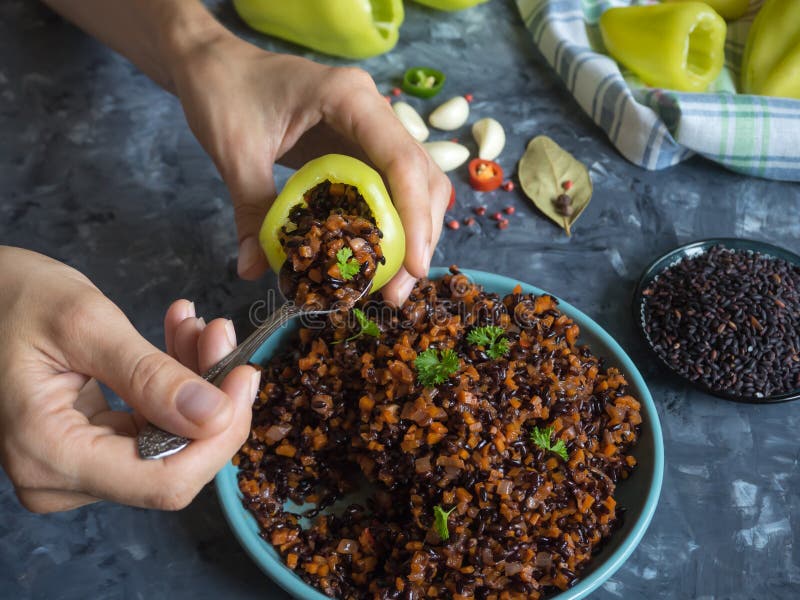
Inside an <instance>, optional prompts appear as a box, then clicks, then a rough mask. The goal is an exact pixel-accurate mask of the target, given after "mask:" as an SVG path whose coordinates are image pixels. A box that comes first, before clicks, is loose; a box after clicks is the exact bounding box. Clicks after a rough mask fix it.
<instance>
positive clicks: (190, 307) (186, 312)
mask: <svg viewBox="0 0 800 600" xmlns="http://www.w3.org/2000/svg"><path fill="white" fill-rule="evenodd" d="M181 308H183V310H182V311H181V313H180V318H181V321H185V320H186V319H191V318H193V317H194V316H195V314H196V313H195V312H194V310H195V309H194V302H189V301H188V300H187V301H186V302H183V303H181Z"/></svg>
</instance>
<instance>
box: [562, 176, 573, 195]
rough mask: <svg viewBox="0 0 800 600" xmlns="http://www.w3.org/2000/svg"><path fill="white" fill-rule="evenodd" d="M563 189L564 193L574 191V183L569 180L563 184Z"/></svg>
mask: <svg viewBox="0 0 800 600" xmlns="http://www.w3.org/2000/svg"><path fill="white" fill-rule="evenodd" d="M561 187H563V188H564V191H567V192H568V191H570V190H571V189H572V181H571V180H569V179H567V180H566V181H565V182H564V183H562V184H561Z"/></svg>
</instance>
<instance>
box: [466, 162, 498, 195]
mask: <svg viewBox="0 0 800 600" xmlns="http://www.w3.org/2000/svg"><path fill="white" fill-rule="evenodd" d="M501 183H503V169H502V167H501V166H500V165H498V164H497V163H496V162H492V161H491V160H483V159H482V158H473V159H472V160H471V161H469V184H470V185H471V186H472V187H473V189H475V190H477V191H479V192H491V191H492V190H496V189H497V188H499V187H500V184H501Z"/></svg>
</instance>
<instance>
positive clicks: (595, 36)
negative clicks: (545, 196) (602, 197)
mask: <svg viewBox="0 0 800 600" xmlns="http://www.w3.org/2000/svg"><path fill="white" fill-rule="evenodd" d="M516 2H517V6H518V7H519V10H520V13H521V15H522V19H523V21H524V22H525V26H526V27H527V28H528V31H530V33H531V35H532V36H533V41H534V43H535V44H536V45H537V46H538V47H539V50H540V51H541V52H542V54H543V55H544V57H545V59H546V60H547V62H549V63H550V65H551V66H552V67H553V68H554V69H555V70H556V72H557V73H558V75H559V76H560V77H561V79H562V80H563V81H564V83H565V84H566V85H567V87H568V88H569V90H570V92H571V93H572V95H573V96H574V97H575V99H576V100H577V101H578V104H580V106H581V108H583V110H584V111H586V113H587V114H588V115H589V116H590V117H591V118H592V120H594V122H595V123H597V124H598V125H599V126H600V127H601V128H602V129H603V131H605V132H606V134H608V137H609V139H610V140H611V142H612V143H613V144H614V145H615V146H616V147H617V149H618V150H619V151H620V152H621V153H622V155H623V156H624V157H625V158H627V159H628V160H630V161H631V162H633V163H635V164H637V165H639V166H641V167H644V168H646V169H651V170H655V169H664V168H666V167H670V166H672V165H675V164H677V163H679V162H681V161H683V160H685V159H686V158H688V157H690V156H692V155H693V154H701V155H703V156H705V157H706V158H708V159H710V160H713V161H715V162H718V163H720V164H722V165H724V166H725V167H727V168H729V169H731V170H733V171H737V172H739V173H745V174H747V175H755V176H758V177H765V178H768V179H781V180H786V181H800V100H789V99H782V98H768V97H765V96H751V95H744V94H737V93H736V82H738V79H739V66H740V63H741V58H742V53H743V52H744V44H745V41H746V39H747V32H748V30H749V28H750V24H751V23H752V21H753V18H754V17H755V14H756V12H757V10H758V8H759V6H760V5H761V4H762V0H751V6H750V10H749V12H748V14H747V15H746V16H745V17H743V18H742V19H740V20H738V21H735V22H733V23H729V24H728V38H727V42H726V47H725V53H726V65H725V69H723V72H722V74H721V75H720V77H719V78H718V79H717V81H716V82H715V83H714V84H713V85H712V87H713V90H710V91H709V92H708V93H704V94H688V93H682V92H675V91H671V90H662V89H654V88H649V87H646V86H645V85H643V84H642V83H641V82H640V81H638V80H637V79H636V77H635V76H633V75H632V74H630V73H628V72H627V71H625V72H622V71H620V67H619V66H618V65H617V63H616V62H614V60H612V59H611V58H609V57H608V56H606V55H605V54H602V50H603V43H602V39H601V36H600V32H599V30H598V27H597V21H598V20H599V18H600V15H601V14H602V13H603V11H604V10H606V9H607V8H610V7H612V6H624V5H627V4H632V3H636V2H630V1H628V0H516ZM639 3H640V4H641V2H639Z"/></svg>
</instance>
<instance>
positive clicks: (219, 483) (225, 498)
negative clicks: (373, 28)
mask: <svg viewBox="0 0 800 600" xmlns="http://www.w3.org/2000/svg"><path fill="white" fill-rule="evenodd" d="M459 271H460V272H461V273H463V274H464V275H466V276H467V277H469V278H470V279H471V280H473V281H475V282H476V283H478V284H479V285H482V286H483V287H484V288H486V289H487V290H488V291H490V292H491V291H492V290H493V289H496V288H506V287H509V286H510V287H511V288H513V286H515V285H517V284H520V285H521V286H522V288H523V291H524V292H525V293H532V294H537V295H541V294H548V295H550V296H553V297H554V298H556V300H558V302H559V305H560V307H561V308H562V309H563V311H564V312H565V313H566V314H568V315H569V316H570V317H572V318H575V317H577V319H576V320H578V321H580V323H579V325H580V327H581V330H582V331H583V330H587V331H589V332H590V333H591V335H592V336H594V337H596V338H599V339H600V340H602V343H603V344H605V345H606V347H607V348H608V349H609V351H610V353H611V354H612V356H613V361H614V362H615V363H616V364H617V365H618V366H619V367H620V368H621V369H622V371H623V373H625V376H626V378H627V379H628V380H629V382H630V383H631V384H632V385H633V386H634V387H635V388H636V389H637V391H638V392H639V401H640V403H641V406H642V412H644V413H645V414H646V418H647V419H648V421H649V426H650V430H651V435H652V444H653V456H652V459H653V470H652V473H650V481H649V482H647V497H646V499H645V502H644V505H643V508H642V511H641V513H639V515H638V516H637V518H636V520H635V522H634V523H633V526H632V527H631V529H630V531H629V532H628V537H627V539H626V540H625V542H624V543H622V544H621V545H620V546H619V547H618V548H617V549H616V550H614V551H613V552H612V553H611V554H610V555H609V556H608V557H606V558H605V560H604V561H603V562H602V563H601V564H599V565H597V567H596V568H595V569H594V570H593V571H592V572H591V574H590V575H588V576H587V577H585V578H580V579H578V583H577V584H576V585H575V586H573V587H571V588H569V589H567V590H564V591H563V592H560V593H558V594H556V595H555V596H553V597H552V598H550V600H578V599H579V598H584V597H585V596H587V595H588V594H589V593H590V592H592V591H594V590H596V589H597V588H598V587H600V586H601V585H602V584H603V583H605V581H606V580H608V578H610V577H611V576H612V575H613V574H614V573H615V572H616V571H617V570H618V569H619V568H620V567H621V566H622V564H623V563H624V562H625V561H626V560H627V559H628V557H629V556H630V555H631V554H632V553H633V551H634V550H635V549H636V547H637V546H638V545H639V542H640V541H641V539H642V537H643V536H644V534H645V531H647V527H648V526H649V524H650V521H651V520H652V518H653V515H654V514H655V511H656V507H657V505H658V499H659V495H660V493H661V485H662V481H663V478H664V441H663V435H662V431H661V423H660V421H659V418H658V411H657V410H656V406H655V402H654V401H653V397H652V395H651V394H650V390H649V389H648V387H647V384H646V383H645V381H644V378H643V377H642V375H641V373H640V372H639V370H638V369H637V368H636V365H635V364H634V362H633V360H631V358H630V357H629V356H628V354H627V353H626V352H625V351H624V350H623V349H622V347H621V346H620V345H619V343H618V342H617V341H616V340H615V339H614V338H613V337H612V336H611V335H610V334H609V333H608V332H607V331H605V330H604V329H603V328H602V327H600V325H598V324H597V323H596V322H595V321H594V319H592V318H591V317H589V316H588V315H586V314H585V313H584V312H582V311H580V310H578V309H577V308H575V307H574V306H572V305H571V304H570V303H568V302H566V301H564V300H562V299H561V298H559V297H558V296H556V295H555V294H551V293H550V292H547V291H545V290H542V289H541V288H538V287H536V286H534V285H531V284H528V283H525V282H522V281H519V280H517V279H515V278H513V277H506V276H504V275H498V274H494V273H487V272H485V271H479V270H475V269H459ZM448 272H449V271H448V269H447V268H446V267H432V268H431V270H430V274H429V277H431V278H432V279H433V278H438V277H441V276H443V275H445V274H447V273H448ZM607 358H612V357H610V356H609V357H607ZM236 472H237V469H236V467H235V466H233V464H232V463H230V462H228V463H227V464H226V465H225V466H224V467H223V468H222V469H221V470H220V471H219V473H217V475H216V477H215V487H216V489H217V496H218V498H219V502H220V504H221V506H222V512H223V514H224V515H225V519H226V520H227V522H228V524H229V526H230V527H231V529H232V530H233V533H234V536H235V537H236V538H237V540H238V541H239V543H240V544H241V546H242V547H243V548H244V550H245V552H246V553H247V554H248V555H249V556H250V558H251V559H252V560H253V561H254V562H255V563H256V565H258V567H259V568H260V569H261V570H262V571H263V572H264V573H266V574H267V575H268V576H269V577H270V578H271V579H272V580H273V581H274V582H275V583H277V584H278V585H279V586H280V587H281V588H283V589H284V590H285V591H286V592H288V593H289V594H290V595H291V596H292V597H295V598H301V599H303V600H330V598H329V597H328V596H325V595H324V594H322V592H320V591H319V590H317V589H316V588H314V587H313V586H311V585H309V584H308V583H306V582H305V581H303V580H302V579H300V577H299V576H298V575H296V574H295V573H294V572H293V571H292V570H291V569H289V568H288V567H286V565H284V564H283V562H282V561H281V560H280V559H278V560H276V559H274V558H273V557H272V556H270V555H269V554H266V552H265V548H264V547H263V546H264V545H265V544H268V542H267V541H266V540H264V539H263V538H261V537H260V536H259V534H258V533H257V532H256V531H254V530H253V527H252V525H251V523H250V522H248V519H250V520H252V519H253V517H252V516H251V515H250V514H249V513H248V512H247V511H246V510H245V509H244V508H243V507H242V503H241V494H240V492H239V488H238V485H237V484H236ZM636 475H637V476H644V475H646V474H645V473H641V472H638V471H637V473H636Z"/></svg>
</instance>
